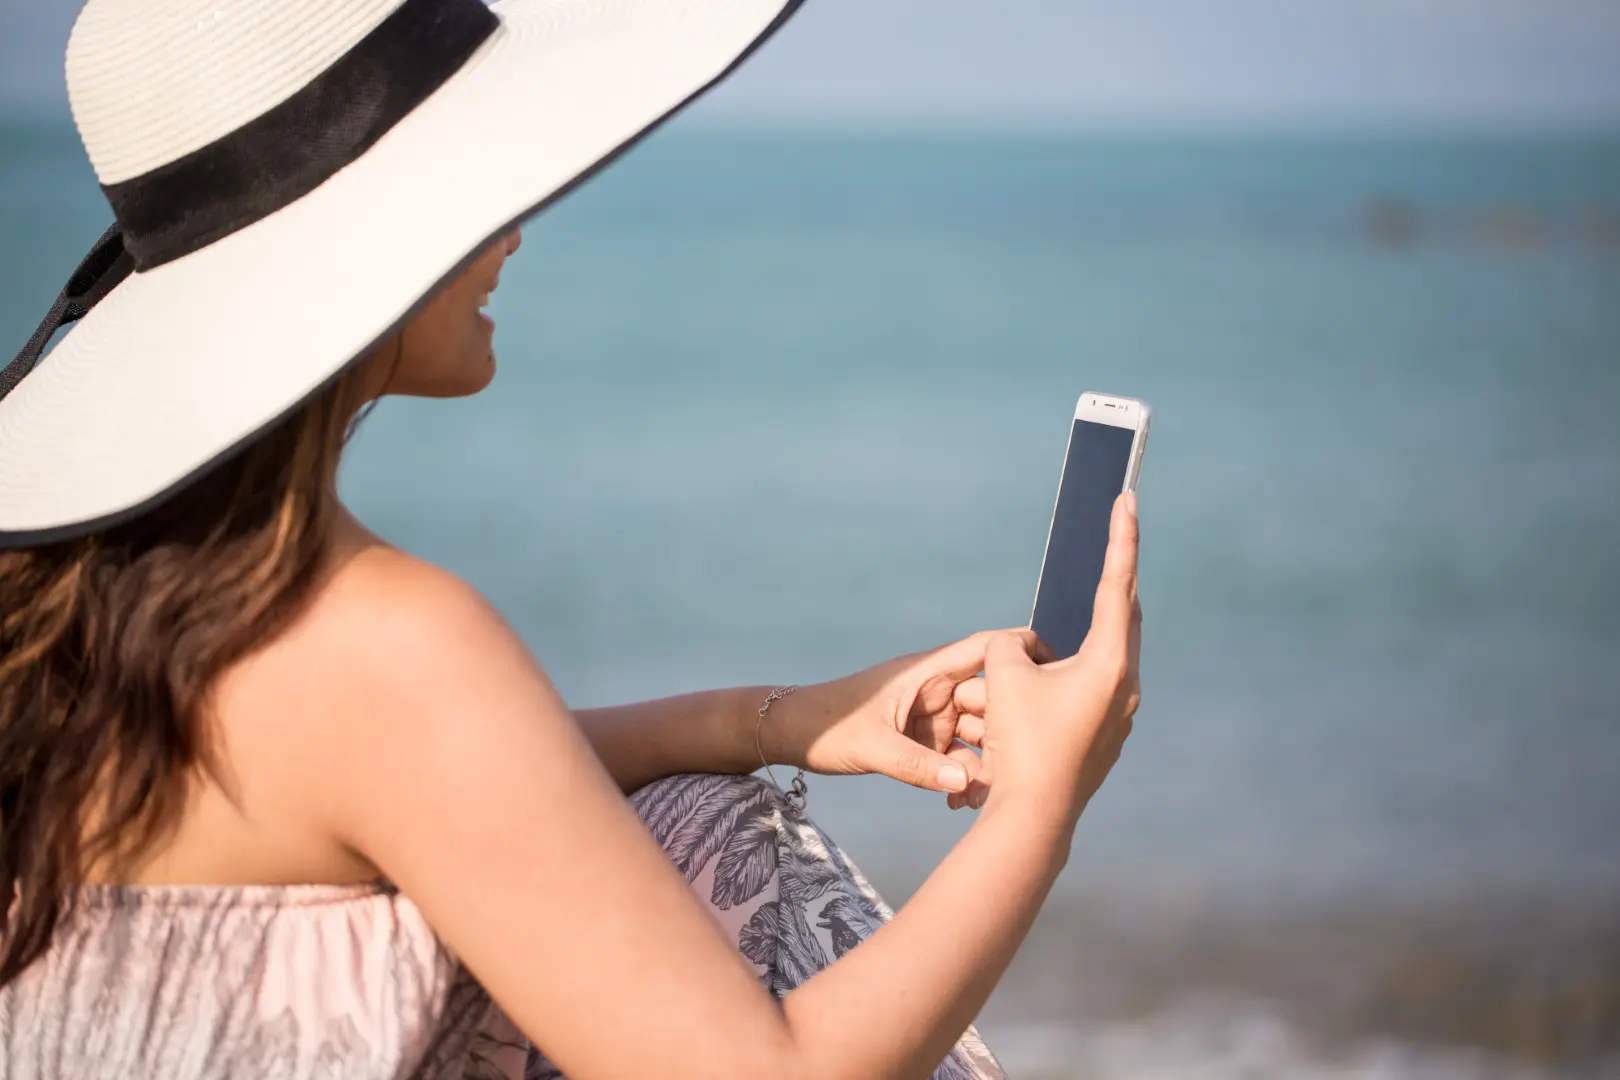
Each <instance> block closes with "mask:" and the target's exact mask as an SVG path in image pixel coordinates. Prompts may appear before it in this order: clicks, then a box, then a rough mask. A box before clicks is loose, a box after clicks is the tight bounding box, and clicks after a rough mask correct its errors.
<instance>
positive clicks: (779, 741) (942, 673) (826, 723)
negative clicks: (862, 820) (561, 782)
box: [574, 629, 1044, 805]
mask: <svg viewBox="0 0 1620 1080" xmlns="http://www.w3.org/2000/svg"><path fill="white" fill-rule="evenodd" d="M1013 633H1015V634H1017V635H1019V637H1020V638H1021V639H1022V640H1023V641H1024V642H1025V643H1026V644H1027V646H1028V647H1029V648H1030V649H1031V650H1034V651H1036V652H1039V653H1041V654H1043V655H1044V646H1042V645H1041V644H1040V643H1039V642H1038V641H1037V640H1036V639H1035V636H1034V634H1033V633H1032V632H1031V631H1029V630H1028V629H1020V630H1017V631H1013ZM994 636H995V634H994V633H993V632H990V631H985V632H981V633H977V634H973V635H971V636H970V637H966V638H963V639H962V640H960V641H956V642H952V643H951V644H949V645H946V646H944V647H942V648H938V649H934V650H931V651H928V652H921V653H915V654H912V655H910V656H902V657H898V658H896V659H894V660H890V661H887V662H886V663H882V664H878V665H877V666H875V667H871V668H867V669H866V670H865V671H859V672H856V673H855V674H853V675H849V676H846V677H844V678H842V679H834V680H831V681H829V682H823V683H817V684H815V685H813V686H806V687H803V688H801V689H800V690H799V691H798V692H797V693H794V694H792V695H790V696H788V697H785V698H782V699H780V700H779V701H777V702H776V703H775V704H773V705H772V706H771V710H770V715H769V716H768V717H767V718H766V719H765V722H764V725H763V726H760V725H759V707H760V705H761V704H763V702H764V701H765V697H766V695H767V694H769V693H770V690H771V688H770V687H768V686H745V687H738V688H736V689H731V690H711V691H706V692H702V693H695V694H685V695H682V696H680V697H671V698H664V699H662V700H659V701H647V702H642V703H641V704H637V705H619V706H614V707H612V708H605V709H585V710H581V711H579V712H576V713H575V714H574V720H575V722H576V723H577V724H578V725H579V727H580V730H581V731H583V732H584V734H585V738H586V739H587V740H588V741H589V742H590V744H591V746H592V748H593V749H594V750H595V751H596V754H597V756H598V757H599V758H601V759H602V764H603V765H604V766H605V767H606V768H607V771H608V774H609V775H611V776H612V777H613V779H614V781H615V782H616V783H617V784H618V785H619V788H620V790H621V791H626V792H629V791H634V790H636V789H637V788H639V787H642V786H643V785H645V784H649V783H651V782H652V781H654V780H658V779H662V778H663V777H666V776H673V775H675V774H676V773H688V772H716V773H749V772H753V771H754V770H755V769H757V768H759V767H760V754H761V751H762V750H763V752H764V754H766V755H767V756H768V757H769V759H770V762H771V764H773V765H778V764H785V765H798V766H802V767H804V768H807V769H811V770H813V771H815V772H823V773H837V774H844V775H850V774H865V773H881V774H883V775H884V776H889V777H892V778H893V779H896V780H900V781H902V782H904V783H907V784H912V785H915V786H916V787H921V788H927V789H929V790H932V791H946V792H955V793H957V795H956V797H955V799H956V801H955V802H953V805H960V804H962V802H963V795H962V794H961V793H962V792H963V790H964V788H965V786H966V784H967V781H968V779H969V778H971V777H972V776H974V775H976V774H977V772H978V767H979V760H978V758H977V757H975V756H974V755H973V754H972V753H971V752H968V751H962V750H957V751H954V752H953V751H952V749H951V748H952V746H953V745H955V743H956V739H957V738H958V736H959V735H960V734H962V733H961V732H959V731H958V728H957V719H958V716H959V713H960V710H959V708H958V707H957V704H956V702H955V699H954V691H955V689H956V686H957V684H958V683H960V682H962V681H963V680H965V679H969V678H971V677H972V676H973V675H975V674H977V673H978V672H980V671H982V670H983V668H984V654H985V647H986V645H987V644H988V643H989V642H990V640H991V639H992V638H993V637H994ZM756 729H757V730H758V732H759V735H760V740H761V741H760V743H759V744H757V745H756V743H755V732H756ZM941 769H946V770H948V772H949V773H950V774H951V775H949V776H947V775H943V774H942V773H941V772H940V770H941Z"/></svg>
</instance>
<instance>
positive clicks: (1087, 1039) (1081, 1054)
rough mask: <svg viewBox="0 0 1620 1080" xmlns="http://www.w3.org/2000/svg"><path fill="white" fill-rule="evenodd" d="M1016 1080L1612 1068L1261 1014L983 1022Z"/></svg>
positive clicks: (1392, 1078) (1536, 1074)
mask: <svg viewBox="0 0 1620 1080" xmlns="http://www.w3.org/2000/svg"><path fill="white" fill-rule="evenodd" d="M983 1028H984V1031H985V1035H986V1037H987V1039H989V1041H990V1042H991V1045H992V1046H993V1048H994V1049H995V1051H996V1054H997V1056H998V1057H1000V1059H1001V1062H1002V1064H1003V1065H1004V1066H1005V1067H1006V1069H1007V1073H1008V1075H1009V1076H1011V1077H1015V1078H1017V1080H1600V1078H1603V1077H1614V1076H1620V1061H1611V1062H1608V1063H1605V1064H1603V1065H1597V1066H1591V1067H1588V1068H1583V1069H1579V1070H1559V1071H1550V1070H1547V1069H1544V1068H1539V1067H1536V1066H1533V1065H1529V1064H1525V1063H1520V1062H1514V1061H1509V1060H1504V1059H1502V1058H1493V1057H1488V1056H1485V1055H1482V1054H1480V1053H1477V1052H1475V1051H1470V1050H1465V1049H1443V1048H1434V1047H1419V1046H1414V1045H1411V1044H1408V1043H1400V1042H1394V1041H1385V1040H1375V1039H1368V1040H1364V1041H1361V1042H1358V1043H1356V1044H1354V1045H1350V1046H1338V1047H1334V1048H1331V1049H1330V1048H1327V1047H1323V1046H1319V1045H1316V1044H1314V1043H1313V1042H1312V1041H1311V1040H1309V1039H1308V1038H1306V1037H1305V1036H1304V1035H1302V1034H1301V1033H1299V1032H1297V1031H1296V1030H1294V1029H1292V1028H1290V1027H1289V1026H1288V1025H1287V1024H1286V1023H1285V1022H1284V1021H1283V1020H1282V1019H1281V1018H1279V1017H1278V1016H1277V1015H1276V1014H1275V1013H1274V1012H1271V1011H1269V1010H1267V1009H1265V1008H1263V1007H1260V1006H1250V1007H1245V1008H1229V1007H1222V1008H1201V1009H1188V1010H1183V1011H1180V1012H1176V1013H1165V1014H1159V1015H1156V1016H1153V1017H1149V1018H1145V1019H1142V1020H1137V1021H1126V1022H1118V1021H1116V1022H1109V1023H1103V1024H1096V1025H1088V1026H1073V1025H1059V1024H1018V1023H1010V1024H1007V1023H1003V1024H985V1025H983Z"/></svg>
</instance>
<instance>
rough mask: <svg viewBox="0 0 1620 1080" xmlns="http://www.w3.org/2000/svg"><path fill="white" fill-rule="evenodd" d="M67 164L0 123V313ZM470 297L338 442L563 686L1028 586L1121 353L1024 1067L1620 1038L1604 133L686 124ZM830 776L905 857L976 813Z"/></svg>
mask: <svg viewBox="0 0 1620 1080" xmlns="http://www.w3.org/2000/svg"><path fill="white" fill-rule="evenodd" d="M98 198H99V197H98V193H97V192H96V189H95V187H94V184H93V181H92V179H91V177H90V175H89V172H88V169H87V168H86V167H85V166H84V164H83V163H82V161H81V159H80V157H79V151H78V149H77V146H76V144H75V143H74V141H73V139H72V135H71V132H64V131H60V130H55V129H41V128H25V127H21V126H13V127H11V128H0V252H3V259H0V331H3V332H4V334H5V335H6V337H8V338H9V339H11V340H14V341H16V342H18V343H20V342H21V340H22V339H23V338H24V337H26V335H27V333H28V332H29V331H30V330H31V329H32V327H33V323H34V321H35V319H37V317H38V315H39V314H40V313H41V312H42V311H43V309H44V308H45V306H46V305H47V304H48V303H49V301H50V299H51V298H52V296H53V295H54V294H55V291H56V289H57V288H58V287H59V285H60V283H61V281H62V280H63V279H65V276H66V275H67V273H68V272H69V271H70V270H71V268H72V267H73V265H74V264H75V262H76V261H77V259H78V257H79V255H80V254H81V253H82V250H83V249H84V248H85V247H86V246H87V245H88V244H89V242H90V241H91V240H92V239H93V238H94V237H95V236H96V235H97V233H98V231H99V230H100V228H101V227H102V226H103V224H104V220H105V217H106V213H105V208H104V206H103V205H102V204H101V203H99V201H98ZM492 310H493V314H494V316H495V318H496V320H497V323H498V325H499V329H498V331H497V349H498V354H499V357H500V373H499V376H498V378H497V380H496V383H495V385H494V387H493V388H492V389H491V391H490V392H488V393H486V394H484V395H482V396H481V397H479V398H476V399H473V400H470V401H466V402H453V403H441V402H407V401H399V402H392V401H391V402H388V403H386V404H385V405H384V406H383V407H382V408H380V409H379V410H378V411H377V412H376V413H375V414H374V415H373V416H372V418H371V419H370V420H369V421H368V422H367V424H366V427H365V429H364V431H363V434H362V435H361V437H360V439H359V441H358V443H357V445H356V447H355V449H354V451H353V452H352V455H351V459H350V461H349V462H348V464H347V465H346V472H345V477H344V486H345V491H346V493H347V495H348V496H349V498H350V499H351V501H352V503H353V505H354V506H355V507H356V509H357V510H358V512H359V513H360V514H361V516H362V517H364V518H365V519H366V520H367V521H368V522H369V523H371V524H372V525H373V526H374V527H376V528H378V529H379V530H381V531H382V532H383V533H384V534H385V535H388V536H389V537H391V538H393V539H395V540H396V541H397V542H399V543H400V544H402V545H403V546H405V547H407V548H409V549H411V550H413V551H416V552H418V553H419V554H421V555H423V556H425V557H427V558H430V559H433V560H435V561H437V562H440V563H442V564H444V565H446V566H449V567H451V568H452V569H454V570H455V571H457V572H459V573H461V574H463V575H465V576H466V577H467V578H469V579H470V580H471V581H473V582H474V583H475V584H477V585H478V586H479V587H480V588H482V589H483V590H484V591H485V592H486V593H487V594H488V595H489V596H490V597H491V598H492V599H493V600H494V601H495V602H496V603H497V604H498V605H499V606H500V607H501V609H502V610H503V611H504V612H505V613H506V614H507V615H508V616H509V617H510V619H511V620H512V621H513V623H514V624H515V625H516V626H517V627H518V629H519V630H520V632H521V633H522V634H523V635H524V637H525V638H526V640H527V641H528V642H529V643H530V644H531V645H532V647H533V648H534V650H535V651H536V653H537V654H538V656H539V657H540V658H541V660H542V662H543V663H544V664H545V666H546V667H547V669H548V670H549V671H550V672H551V674H552V676H553V677H554V678H555V680H556V681H557V683H558V685H559V686H560V687H561V689H562V690H563V692H564V693H565V695H566V696H567V697H568V699H569V700H570V701H571V702H573V703H575V704H577V705H591V704H602V703H607V702H611V701H616V700H628V699H636V698H641V697H647V696H653V695H661V694H665V693H673V692H678V691H684V690H691V689H697V688H702V687H706V686H715V685H724V684H733V683H758V682H773V681H798V682H807V681H812V680H817V679H824V678H830V677H834V676H836V675H839V674H843V673H847V672H850V671H853V670H856V669H858V668H860V667H863V666H865V665H867V664H870V663H875V662H877V661H880V660H883V659H886V658H888V657H890V656H893V655H896V654H899V653H902V652H908V651H912V650H916V649H919V648H924V647H928V646H931V645H934V644H937V643H941V642H944V641H947V640H950V639H952V638H955V637H958V636H961V635H963V634H967V633H970V632H972V631H974V630H977V629H980V628H984V627H995V626H1009V625H1017V624H1021V623H1023V622H1024V621H1025V620H1026V619H1027V617H1028V615H1029V608H1030V603H1031V600H1032V597H1033V593H1034V588H1035V580H1036V574H1037V572H1038V569H1039V561H1040V558H1041V552H1042V547H1043V542H1044V537H1045V529H1046V524H1047V518H1048V516H1049V514H1050V512H1051V505H1052V497H1053V494H1054V492H1055V486H1056V483H1057V478H1058V469H1059V466H1060V463H1061V455H1062V453H1063V449H1064V442H1065V438H1066V435H1067V430H1068V420H1069V416H1070V410H1071V409H1072V406H1073V402H1074V399H1075V397H1076V396H1077V394H1078V393H1079V392H1080V391H1081V390H1082V389H1086V388H1095V389H1102V390H1106V391H1112V392H1117V393H1124V394H1131V395H1134V396H1140V397H1143V398H1146V399H1147V400H1148V401H1149V402H1151V403H1152V405H1153V407H1154V410H1155V422H1154V439H1153V444H1152V448H1151V450H1150V453H1149V456H1148V459H1147V461H1146V464H1145V469H1144V476H1143V481H1142V496H1141V507H1142V517H1143V531H1144V552H1143V577H1142V591H1143V596H1144V603H1145V605H1146V634H1145V644H1144V683H1145V704H1144V706H1143V709H1142V712H1141V715H1140V717H1139V720H1138V724H1137V731H1136V734H1135V736H1134V737H1133V738H1132V740H1131V743H1130V746H1129V747H1128V749H1127V751H1126V754H1125V757H1124V760H1123V761H1122V763H1121V764H1120V766H1119V767H1118V768H1117V769H1116V771H1115V773H1114V775H1113V777H1112V778H1111V779H1110V780H1109V782H1108V785H1107V786H1106V787H1105V789H1104V791H1103V793H1102V794H1101V795H1100V796H1099V798H1098V799H1097V800H1096V802H1095V803H1094V805H1093V806H1092V808H1091V809H1090V810H1088V812H1087V814H1086V817H1085V819H1084V821H1083V822H1082V825H1081V829H1080V835H1079V839H1078V842H1077V844H1076V848H1075V852H1074V856H1073V858H1072V859H1071V861H1070V865H1069V868H1068V870H1067V871H1066V873H1065V875H1064V877H1063V879H1062V881H1061V882H1060V884H1059V889H1058V893H1057V894H1056V896H1055V897H1054V900H1053V901H1052V904H1051V905H1050V906H1049V909H1048V912H1047V913H1046V914H1045V915H1044V916H1043V918H1042V920H1041V923H1040V925H1039V926H1038V928H1037V931H1036V938H1035V940H1034V942H1033V943H1032V945H1031V947H1030V948H1028V949H1026V950H1025V953H1024V955H1023V956H1021V958H1020V960H1019V963H1018V965H1017V966H1015V968H1014V971H1013V972H1012V974H1011V975H1010V976H1009V978H1008V980H1007V982H1006V984H1005V985H1004V987H1003V989H1002V990H1001V991H999V992H998V994H997V997H996V999H995V1000H994V1001H993V1002H992V1005H991V1007H990V1009H989V1010H988V1011H987V1013H986V1017H985V1020H984V1029H985V1031H986V1034H987V1036H988V1037H989V1038H990V1039H991V1041H992V1043H993V1044H994V1045H997V1046H998V1047H999V1048H1000V1049H1001V1050H1002V1052H1003V1054H1004V1056H1006V1057H1007V1059H1008V1061H1009V1064H1013V1065H1015V1066H1016V1067H1017V1070H1018V1075H1021V1076H1052V1077H1057V1076H1063V1077H1071V1076H1073V1077H1079V1076H1088V1077H1090V1076H1096V1077H1112V1076H1133V1077H1181V1076H1201V1077H1221V1076H1234V1077H1235V1076H1243V1077H1258V1076H1322V1077H1329V1076H1331V1077H1352V1076H1353V1077H1386V1076H1388V1077H1396V1076H1400V1077H1425V1078H1426V1077H1442V1076H1444V1077H1451V1076H1458V1077H1462V1076H1502V1077H1519V1076H1524V1077H1541V1076H1585V1075H1592V1076H1598V1075H1616V1074H1617V1073H1614V1072H1610V1071H1609V1070H1616V1069H1620V1056H1617V1055H1620V416H1617V412H1620V137H1617V138H1611V139H1586V140H1562V141H1560V140H1549V139H1534V140H1521V141H1511V140H1498V141H1487V140H1464V139H1420V138H1415V137H1414V138H1407V139H1399V140H1395V139H1391V140H1373V139H1362V140H1354V141H1328V140H1293V141H1288V140H1270V141H1268V140H1260V139H1237V138H1230V139H1221V140H1213V139H1212V140H1179V141H1178V140H1169V139H1162V140H1153V139H1130V138H1100V137H1093V138H1087V137H1080V136H1073V137H1066V136H1065V137H1059V136H1033V135H1031V136H1017V137H1014V136H1005V137H1002V136H996V137H990V136H983V135H979V136H969V135H960V136H949V135H941V134H935V135H920V134H918V135H863V136H856V135H836V134H831V133H808V132H806V133H798V134H780V133H777V134H766V133H759V132H755V133H748V132H733V133H720V132H713V131H701V130H686V129H682V128H679V127H677V128H676V129H675V130H673V131H671V132H668V133H666V134H663V135H660V136H658V137H656V138H654V139H653V140H652V141H650V142H649V143H648V144H647V145H645V146H644V147H643V148H641V149H639V150H638V151H636V152H635V153H633V154H631V155H630V156H629V157H628V158H627V159H626V160H624V161H623V162H621V163H620V164H619V165H618V166H616V167H615V168H614V169H613V170H610V171H609V172H608V173H607V174H605V175H604V176H602V177H600V178H598V180H597V181H595V182H593V183H592V184H590V185H588V186H587V187H586V188H584V189H583V190H582V191H581V192H579V193H577V194H576V195H574V196H572V197H570V198H569V199H567V200H565V201H564V202H563V203H562V204H560V205H559V206H557V207H556V208H554V209H553V210H552V211H550V212H548V213H547V214H546V215H544V216H543V217H542V218H540V219H538V220H537V221H536V222H533V223H531V225H530V227H529V229H528V231H527V235H526V240H525V244H524V248H523V250H522V251H521V252H520V253H519V254H518V256H517V257H516V258H515V259H514V260H513V261H512V262H511V263H509V264H508V267H507V270H506V271H505V272H504V274H503V282H502V285H501V288H500V291H499V292H498V293H497V294H496V296H495V299H494V303H493V305H492ZM222 362H228V360H227V358H222ZM811 791H812V795H811V808H812V811H813V813H814V814H815V816H816V817H817V818H818V820H820V821H821V822H822V823H823V824H824V825H825V826H826V827H827V828H828V829H829V831H830V832H831V833H832V834H833V835H834V836H836V837H838V838H839V839H840V841H841V842H842V843H844V844H845V845H846V846H847V847H848V848H849V849H850V851H851V852H852V853H853V854H854V855H855V856H856V858H857V860H858V861H860V862H861V863H862V864H863V865H864V866H865V867H866V868H867V869H868V870H869V871H870V873H871V874H872V876H873V877H874V878H875V879H876V880H877V881H878V882H879V884H880V885H883V886H885V887H887V888H888V889H889V890H890V891H891V892H892V893H894V894H895V895H896V896H903V895H904V893H905V892H906V890H908V889H909V888H910V887H912V886H913V885H914V884H915V883H916V882H917V881H918V880H920V877H921V875H923V874H924V873H926V870H927V868H928V867H929V866H931V865H932V864H933V863H934V862H935V861H937V860H938V858H940V857H941V856H942V855H943V854H944V853H945V852H946V851H947V850H948V849H949V846H950V845H951V844H952V843H953V842H954V841H955V839H956V838H958V837H959V836H960V835H961V834H962V832H963V831H964V830H965V829H966V828H967V827H968V826H969V823H970V819H969V817H968V816H967V815H966V814H951V813H948V812H947V811H946V810H945V809H944V807H943V804H942V803H941V802H940V801H939V800H938V799H936V798H934V797H931V796H926V795H922V794H918V793H913V792H909V791H906V790H904V789H901V788H899V787H898V786H896V785H894V784H892V783H890V782H887V781H883V780H876V779H859V780H836V781H835V780H826V779H819V778H818V779H816V780H814V781H812V785H811ZM995 887H996V884H995V882H993V881H988V882H985V884H984V888H985V889H986V890H990V889H994V888H995Z"/></svg>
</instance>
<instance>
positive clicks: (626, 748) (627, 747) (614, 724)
mask: <svg viewBox="0 0 1620 1080" xmlns="http://www.w3.org/2000/svg"><path fill="white" fill-rule="evenodd" d="M770 689H771V688H770V687H768V686H754V687H747V686H745V687H735V688H733V689H729V690H705V691H701V692H699V693H695V694H682V695H680V696H678V697H669V698H660V699H659V700H657V701H642V702H638V703H636V704H634V705H613V706H609V707H607V708H601V709H581V710H577V711H576V712H575V713H574V717H575V719H576V720H577V721H578V722H579V726H580V727H581V728H582V729H583V730H584V732H585V737H586V738H587V739H589V740H590V743H591V746H592V748H594V749H595V750H596V756H597V757H599V758H601V759H602V764H603V765H605V766H606V767H607V771H608V773H609V775H611V776H612V777H613V779H614V780H615V781H616V782H617V783H618V785H619V788H620V790H622V791H625V792H631V791H635V790H636V789H637V788H640V787H643V786H645V785H647V784H650V783H652V782H653V781H654V780H661V779H663V778H664V777H666V776H674V775H676V774H677V773H687V772H711V773H749V772H753V771H754V770H755V769H757V768H759V755H758V754H756V753H755V751H754V734H753V732H754V729H753V720H754V717H755V715H756V714H757V711H758V709H759V703H760V702H762V701H764V700H765V695H766V694H768V693H770ZM785 704H786V702H785V701H784V702H782V703H780V704H778V705H773V706H772V710H773V711H772V716H773V717H774V716H775V709H777V708H780V707H782V705H785Z"/></svg>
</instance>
